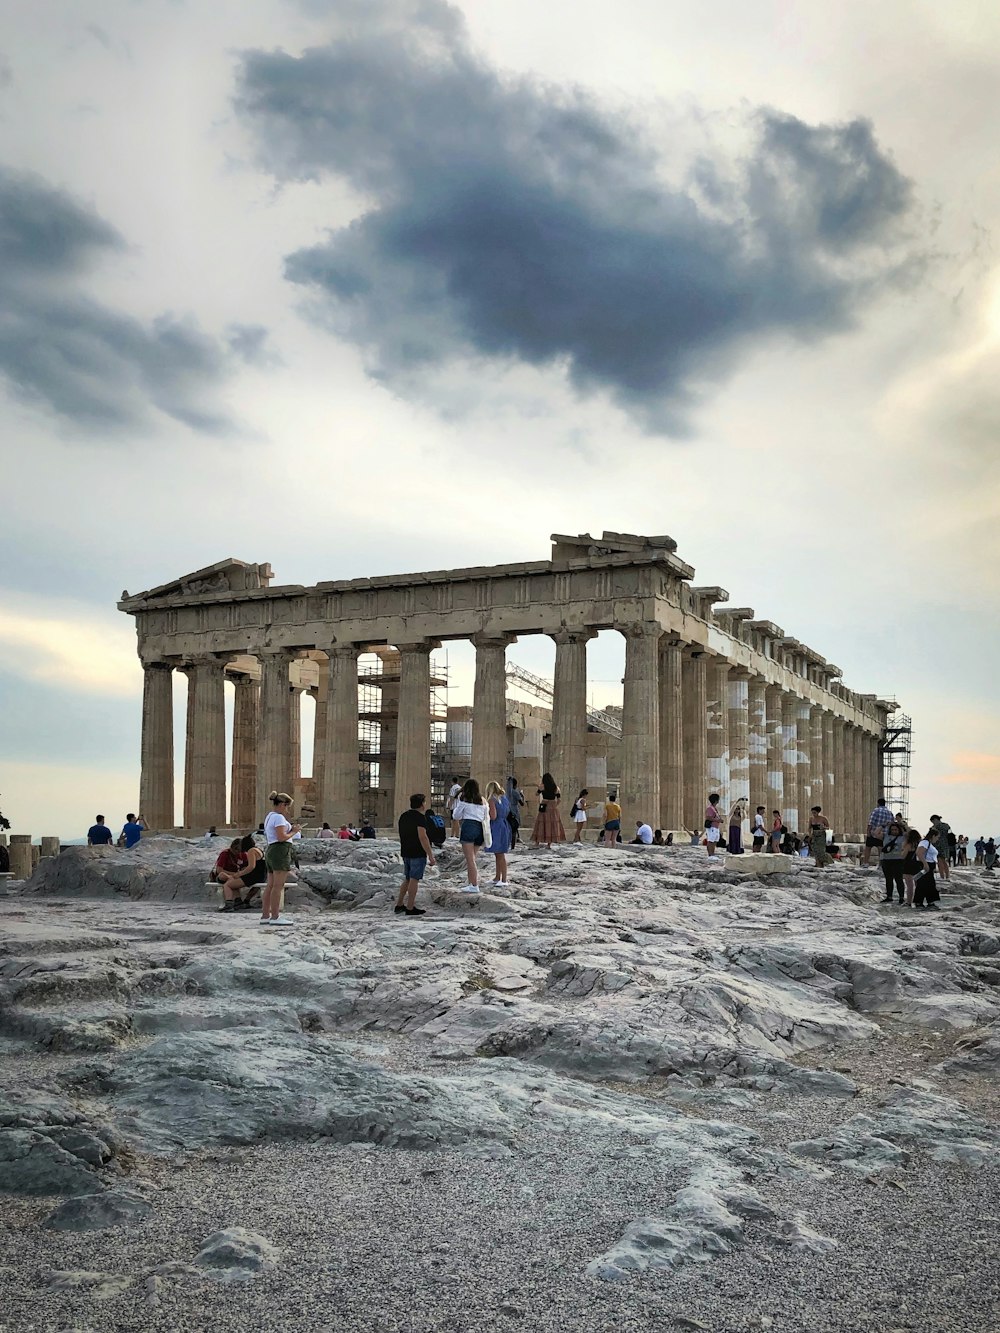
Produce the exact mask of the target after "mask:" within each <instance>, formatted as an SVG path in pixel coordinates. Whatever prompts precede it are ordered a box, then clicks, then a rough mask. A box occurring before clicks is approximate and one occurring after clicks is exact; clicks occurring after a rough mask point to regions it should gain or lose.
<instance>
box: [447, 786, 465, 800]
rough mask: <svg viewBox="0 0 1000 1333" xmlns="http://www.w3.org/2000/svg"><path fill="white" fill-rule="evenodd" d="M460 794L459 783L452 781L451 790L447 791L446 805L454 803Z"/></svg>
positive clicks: (460, 787)
mask: <svg viewBox="0 0 1000 1333" xmlns="http://www.w3.org/2000/svg"><path fill="white" fill-rule="evenodd" d="M461 794H462V785H461V783H459V782H456V783H454V784H453V786H452V788H451V790H450V791H449V792H448V802H447V803H448V805H454V804H455V802H456V801H457V800H458V798H459V797H460V796H461Z"/></svg>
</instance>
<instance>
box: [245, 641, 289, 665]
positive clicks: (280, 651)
mask: <svg viewBox="0 0 1000 1333" xmlns="http://www.w3.org/2000/svg"><path fill="white" fill-rule="evenodd" d="M250 651H251V653H252V654H253V656H254V657H271V658H275V657H285V658H287V659H288V661H289V662H290V661H291V660H292V658H293V657H297V656H298V654H299V649H298V648H284V647H281V646H280V645H279V646H275V645H273V644H268V645H267V647H264V648H252V649H251V650H250Z"/></svg>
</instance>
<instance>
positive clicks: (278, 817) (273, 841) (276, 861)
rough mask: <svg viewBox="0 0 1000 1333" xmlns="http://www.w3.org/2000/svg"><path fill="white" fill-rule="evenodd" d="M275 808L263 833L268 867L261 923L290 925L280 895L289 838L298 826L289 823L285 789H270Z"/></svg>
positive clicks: (289, 863) (289, 803)
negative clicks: (283, 910) (282, 907)
mask: <svg viewBox="0 0 1000 1333" xmlns="http://www.w3.org/2000/svg"><path fill="white" fill-rule="evenodd" d="M268 799H269V800H270V802H271V805H272V806H273V807H274V808H273V809H272V810H271V813H270V814H269V815H268V816H267V818H266V819H265V820H264V836H265V838H266V839H267V851H266V852H265V854H264V863H265V865H266V866H267V886H266V888H265V889H264V896H263V900H262V902H261V918H260V920H261V925H264V926H290V925H292V924H293V923H292V922H291V921H290V920H289V918H288V917H285V916H282V915H281V895H282V893H283V892H284V889H285V880H286V879H287V878H288V874H289V871H290V870H291V868H292V838H293V837H294V836H295V834H296V833H300V832H301V831H302V830H301V827H300V825H298V824H292V823H290V822H289V820H288V815H289V814H290V813H291V809H292V798H291V797H290V796H289V795H288V793H287V792H283V791H273V792H271V795H270V796H269V798H268Z"/></svg>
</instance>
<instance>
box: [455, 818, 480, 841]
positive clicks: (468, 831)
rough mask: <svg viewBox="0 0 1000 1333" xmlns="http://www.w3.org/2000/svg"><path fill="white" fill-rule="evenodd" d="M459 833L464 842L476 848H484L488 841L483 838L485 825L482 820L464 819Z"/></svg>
mask: <svg viewBox="0 0 1000 1333" xmlns="http://www.w3.org/2000/svg"><path fill="white" fill-rule="evenodd" d="M459 833H460V838H461V841H462V842H471V843H473V844H474V845H475V846H476V847H482V845H483V843H484V842H485V841H486V839H485V838H484V837H483V824H482V820H480V819H463V820H462V824H461V827H460V830H459Z"/></svg>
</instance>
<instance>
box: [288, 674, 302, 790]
mask: <svg viewBox="0 0 1000 1333" xmlns="http://www.w3.org/2000/svg"><path fill="white" fill-rule="evenodd" d="M288 694H289V699H288V740H289V751H288V757H289V760H290V761H291V770H292V783H293V790H294V784H295V783H296V782H298V780H299V778H301V776H302V686H301V685H289V687H288Z"/></svg>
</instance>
